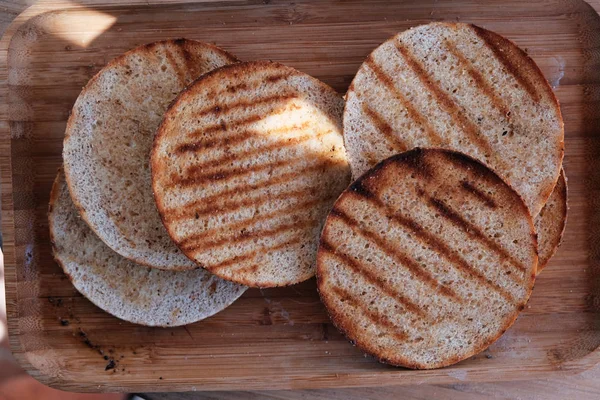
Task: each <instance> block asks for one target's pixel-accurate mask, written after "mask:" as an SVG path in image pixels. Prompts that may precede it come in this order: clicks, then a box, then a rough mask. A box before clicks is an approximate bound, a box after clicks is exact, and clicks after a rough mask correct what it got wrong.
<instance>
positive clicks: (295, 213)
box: [180, 196, 336, 248]
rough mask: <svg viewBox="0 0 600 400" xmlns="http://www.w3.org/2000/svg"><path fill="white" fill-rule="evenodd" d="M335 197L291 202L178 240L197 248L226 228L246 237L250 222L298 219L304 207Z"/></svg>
mask: <svg viewBox="0 0 600 400" xmlns="http://www.w3.org/2000/svg"><path fill="white" fill-rule="evenodd" d="M335 198H336V196H329V197H326V198H317V199H311V200H306V201H303V202H301V203H299V204H291V205H289V206H286V207H284V208H280V209H277V210H273V211H271V212H268V213H263V214H260V215H257V216H254V217H251V218H249V219H244V220H240V221H237V222H234V223H232V224H229V225H220V226H218V227H216V228H212V229H209V230H207V231H204V232H202V233H199V234H195V235H190V236H188V237H186V238H184V239H183V240H181V242H180V243H181V247H182V248H187V247H192V248H198V247H200V245H202V243H204V242H202V239H209V241H210V239H211V237H212V235H214V234H215V233H216V232H223V231H224V230H225V229H227V230H229V231H238V230H239V231H243V232H244V235H243V236H245V237H246V236H249V235H251V234H252V232H249V231H248V230H247V228H248V225H250V224H256V223H258V222H261V221H267V220H269V219H275V218H278V217H280V216H282V215H286V216H291V217H298V218H297V219H299V218H300V217H299V216H300V215H301V214H302V213H303V212H305V210H306V209H309V208H314V207H321V206H322V205H323V204H330V202H332V201H333V200H334V199H335ZM295 219H296V218H295ZM309 222H310V221H309ZM313 223H314V221H313ZM217 240H218V241H219V242H223V241H225V242H227V240H229V239H227V238H224V239H217ZM211 246H212V245H211Z"/></svg>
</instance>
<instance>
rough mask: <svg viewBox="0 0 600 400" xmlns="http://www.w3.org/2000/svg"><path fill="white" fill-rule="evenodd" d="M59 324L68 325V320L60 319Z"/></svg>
mask: <svg viewBox="0 0 600 400" xmlns="http://www.w3.org/2000/svg"><path fill="white" fill-rule="evenodd" d="M60 324H61V325H62V326H69V320H68V319H61V320H60Z"/></svg>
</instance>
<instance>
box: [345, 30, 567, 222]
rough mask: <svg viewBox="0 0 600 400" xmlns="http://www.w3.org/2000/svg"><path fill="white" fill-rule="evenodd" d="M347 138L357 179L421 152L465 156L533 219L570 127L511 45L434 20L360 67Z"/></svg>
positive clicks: (403, 34)
mask: <svg viewBox="0 0 600 400" xmlns="http://www.w3.org/2000/svg"><path fill="white" fill-rule="evenodd" d="M344 140H345V144H346V150H347V152H348V157H349V160H350V165H351V168H352V174H353V177H354V178H355V179H356V178H357V177H359V176H360V175H361V174H363V173H364V172H365V171H367V170H368V169H369V168H371V167H372V166H374V165H375V164H376V163H377V162H379V161H381V160H383V159H385V158H387V157H390V156H392V155H393V154H396V153H400V152H403V151H406V150H409V149H412V148H415V147H442V148H446V149H451V150H456V151H461V152H463V153H466V154H468V155H470V156H472V157H474V158H476V159H478V160H481V161H482V162H484V163H485V164H486V165H487V166H488V167H490V168H491V169H493V170H494V171H495V172H496V173H497V174H498V175H500V177H502V178H503V179H504V180H505V181H506V182H508V183H509V184H510V185H511V186H512V187H513V188H514V189H515V190H516V191H517V192H518V193H519V194H520V195H521V197H523V199H524V200H525V203H526V204H527V206H528V207H529V209H530V211H531V213H532V215H534V216H535V215H537V214H538V213H539V211H540V210H541V208H542V207H543V205H544V204H545V202H546V200H547V198H548V196H549V195H550V193H551V192H552V189H553V188H554V186H555V183H556V181H557V179H558V175H559V170H560V167H561V164H562V158H563V147H564V128H563V121H562V116H561V113H560V108H559V105H558V101H557V99H556V97H555V96H554V93H553V92H552V89H551V87H550V86H549V84H548V82H547V81H546V80H545V78H544V76H543V74H542V73H541V71H540V70H539V68H538V67H537V65H536V64H535V63H534V62H533V60H532V59H531V58H530V57H528V56H527V54H526V53H525V52H524V51H522V50H521V49H519V48H518V47H517V46H516V45H515V44H514V43H512V42H510V41H509V40H507V39H505V38H503V37H502V36H500V35H498V34H495V33H493V32H490V31H488V30H485V29H482V28H479V27H477V26H474V25H469V24H462V23H431V24H428V25H421V26H418V27H415V28H413V29H409V30H406V31H404V32H401V33H399V34H397V35H395V36H394V37H392V38H390V39H389V40H387V41H386V42H384V43H383V44H382V45H381V46H379V47H378V48H376V49H375V50H374V51H373V52H372V53H371V54H370V55H369V56H368V58H367V59H366V61H365V62H364V63H363V64H362V66H361V67H360V68H359V70H358V72H357V74H356V76H355V78H354V80H353V82H352V84H351V85H350V89H349V90H348V93H347V98H346V107H345V111H344Z"/></svg>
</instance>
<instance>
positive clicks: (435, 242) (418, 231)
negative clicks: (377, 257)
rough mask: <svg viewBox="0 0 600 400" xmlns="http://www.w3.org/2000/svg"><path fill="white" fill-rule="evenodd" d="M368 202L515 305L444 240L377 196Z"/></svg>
mask: <svg viewBox="0 0 600 400" xmlns="http://www.w3.org/2000/svg"><path fill="white" fill-rule="evenodd" d="M368 200H369V201H370V202H371V204H373V205H374V206H375V207H376V208H378V209H380V210H381V211H382V213H383V214H384V215H387V217H388V218H390V219H391V220H392V221H395V222H396V223H398V224H399V225H401V226H403V227H404V228H406V229H408V230H410V231H412V232H413V233H414V234H415V236H416V237H417V238H418V239H419V240H421V241H422V242H423V243H425V244H427V245H428V246H429V247H430V248H431V250H432V251H434V252H436V253H438V254H440V255H442V256H443V257H444V258H446V259H447V260H448V261H450V262H451V263H452V264H454V266H455V267H456V268H457V269H458V270H459V271H461V273H462V274H463V275H464V276H465V277H467V278H475V279H476V280H477V281H478V282H479V283H480V284H482V285H484V286H487V287H488V288H490V289H492V290H495V291H496V292H497V293H498V294H500V295H501V296H502V297H504V298H505V299H507V300H508V301H509V302H511V303H515V300H514V298H513V297H512V295H511V294H510V293H508V292H507V291H506V290H504V289H503V288H502V287H500V286H498V285H496V284H495V283H494V282H492V281H491V280H490V279H487V278H486V277H485V276H483V275H482V274H481V273H480V272H479V271H477V270H476V269H475V268H474V267H472V266H471V265H470V264H469V263H468V262H467V261H466V260H464V259H463V258H462V257H461V256H459V255H458V254H456V252H455V251H454V250H452V249H451V248H450V247H449V246H447V245H446V244H445V243H444V242H443V241H442V240H440V239H438V238H437V237H436V236H434V235H433V234H432V233H429V232H427V231H426V230H425V229H424V228H423V227H422V226H421V225H419V224H418V223H416V222H415V221H413V220H412V219H410V218H407V217H405V216H402V215H400V214H398V213H397V212H394V210H392V209H391V208H390V207H389V206H387V205H386V204H384V203H383V202H382V201H381V200H380V199H379V198H377V197H375V196H373V197H370V198H368Z"/></svg>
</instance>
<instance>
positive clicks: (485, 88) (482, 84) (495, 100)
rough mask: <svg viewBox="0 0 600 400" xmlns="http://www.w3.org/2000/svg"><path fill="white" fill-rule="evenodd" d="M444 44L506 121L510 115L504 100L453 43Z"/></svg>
mask: <svg viewBox="0 0 600 400" xmlns="http://www.w3.org/2000/svg"><path fill="white" fill-rule="evenodd" d="M444 44H445V45H446V49H447V50H448V52H449V53H450V54H452V55H453V56H454V57H456V58H458V62H459V63H460V64H461V67H462V69H463V70H466V71H467V73H468V74H469V75H470V76H471V78H472V79H473V82H474V83H475V85H476V86H477V89H478V91H480V92H481V93H483V94H484V95H485V96H487V98H488V99H490V101H491V102H492V104H493V105H494V107H495V108H496V109H497V110H499V111H500V112H501V113H502V115H503V116H504V117H505V118H507V119H508V116H509V115H510V113H509V109H508V107H507V106H506V104H504V100H502V98H501V97H500V96H499V95H498V93H496V91H495V90H494V88H493V87H492V86H491V85H489V84H488V82H487V81H486V79H485V78H484V77H483V75H482V74H481V73H480V72H479V71H478V70H477V69H476V68H475V67H474V66H473V64H472V63H471V61H469V60H468V59H467V58H466V57H465V56H464V55H463V54H462V53H461V52H460V50H458V48H457V47H456V45H455V44H454V43H451V42H449V41H447V40H446V41H444Z"/></svg>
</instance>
